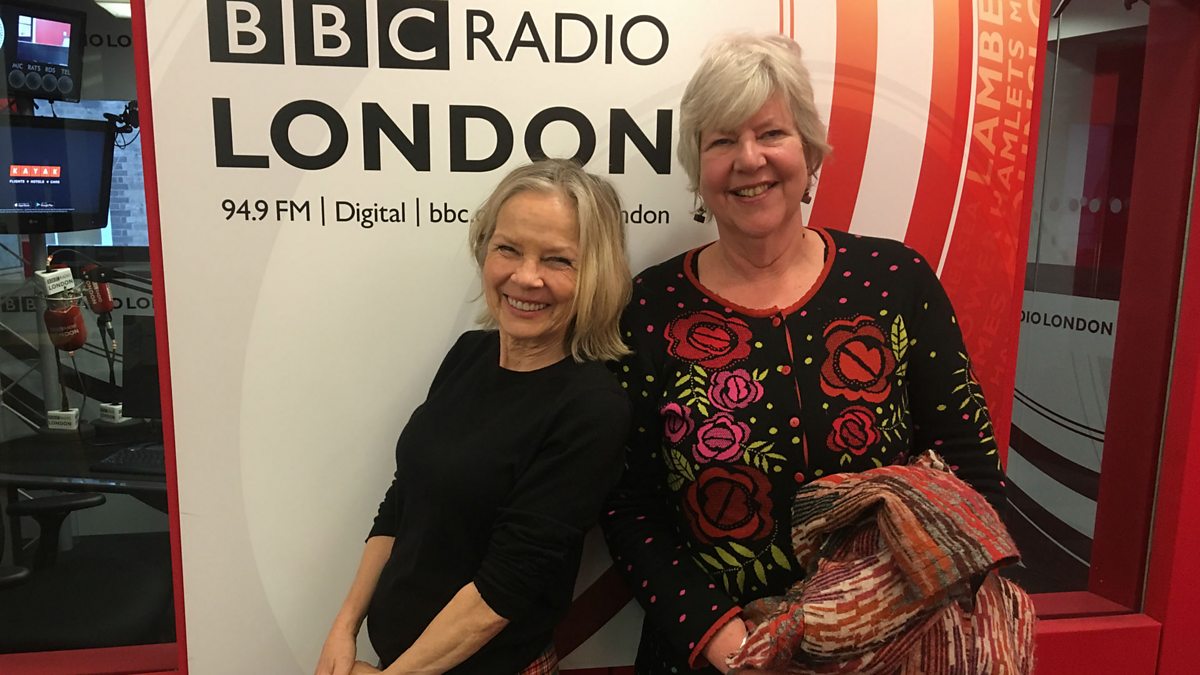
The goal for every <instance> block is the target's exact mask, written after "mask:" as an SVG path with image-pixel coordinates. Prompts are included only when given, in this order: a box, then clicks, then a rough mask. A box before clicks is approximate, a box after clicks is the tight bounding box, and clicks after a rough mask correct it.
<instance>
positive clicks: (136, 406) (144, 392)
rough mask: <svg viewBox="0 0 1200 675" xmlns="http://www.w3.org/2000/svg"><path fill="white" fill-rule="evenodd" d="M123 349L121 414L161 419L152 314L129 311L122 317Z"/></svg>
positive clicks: (156, 348)
mask: <svg viewBox="0 0 1200 675" xmlns="http://www.w3.org/2000/svg"><path fill="white" fill-rule="evenodd" d="M120 351H121V403H122V408H121V412H122V414H124V415H125V416H126V417H141V418H146V419H157V420H160V419H162V404H161V403H160V402H159V401H160V400H159V394H158V345H157V343H156V342H155V336H154V316H153V315H135V314H126V315H125V316H124V317H123V318H122V322H121V348H120Z"/></svg>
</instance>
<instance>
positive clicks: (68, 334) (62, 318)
mask: <svg viewBox="0 0 1200 675" xmlns="http://www.w3.org/2000/svg"><path fill="white" fill-rule="evenodd" d="M49 302H50V303H51V304H52V306H51V307H50V308H48V309H47V310H46V311H45V313H43V314H42V320H43V321H45V322H46V333H47V334H48V335H49V336H50V342H51V343H53V344H54V346H55V347H57V348H58V349H61V350H62V351H64V352H73V351H75V350H76V349H79V348H80V347H83V345H84V343H85V342H87V325H86V324H84V322H83V312H81V311H80V310H79V305H77V304H75V303H74V302H73V301H71V300H55V299H54V298H50V299H49ZM54 304H58V305H60V306H59V307H54V306H53V305H54Z"/></svg>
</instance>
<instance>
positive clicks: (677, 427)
mask: <svg viewBox="0 0 1200 675" xmlns="http://www.w3.org/2000/svg"><path fill="white" fill-rule="evenodd" d="M658 414H659V415H661V416H662V421H663V435H664V436H666V437H667V440H668V441H670V442H671V443H678V442H679V441H680V440H682V439H683V437H684V436H687V435H688V434H690V433H692V429H694V428H695V427H696V423H695V422H693V421H692V411H691V409H689V408H688V407H687V406H686V405H680V404H678V403H675V402H671V403H668V404H666V405H664V406H663V407H662V408H659V410H658Z"/></svg>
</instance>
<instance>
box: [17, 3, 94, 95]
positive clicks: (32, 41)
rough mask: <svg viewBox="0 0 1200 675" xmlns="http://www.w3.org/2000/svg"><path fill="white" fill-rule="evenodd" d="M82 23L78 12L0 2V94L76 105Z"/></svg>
mask: <svg viewBox="0 0 1200 675" xmlns="http://www.w3.org/2000/svg"><path fill="white" fill-rule="evenodd" d="M86 23H87V14H86V13H84V12H80V11H76V10H68V9H60V8H57V7H47V6H45V5H39V4H27V3H23V2H9V1H6V0H0V54H2V55H3V64H2V68H3V71H2V72H0V90H2V91H6V92H7V94H6V97H7V98H15V97H18V96H27V97H30V98H42V99H48V100H52V101H59V100H61V101H78V100H79V92H80V89H81V88H82V87H83V48H84V46H85V45H86V44H87V33H86V32H85V30H86V28H87V26H86Z"/></svg>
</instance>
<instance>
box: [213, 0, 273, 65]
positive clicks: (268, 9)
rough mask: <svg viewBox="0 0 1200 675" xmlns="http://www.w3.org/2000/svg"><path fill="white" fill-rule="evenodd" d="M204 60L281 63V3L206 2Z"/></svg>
mask: <svg viewBox="0 0 1200 675" xmlns="http://www.w3.org/2000/svg"><path fill="white" fill-rule="evenodd" d="M208 58H209V60H211V61H214V62H217V61H220V62H227V63H283V3H282V1H281V0H208Z"/></svg>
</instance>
